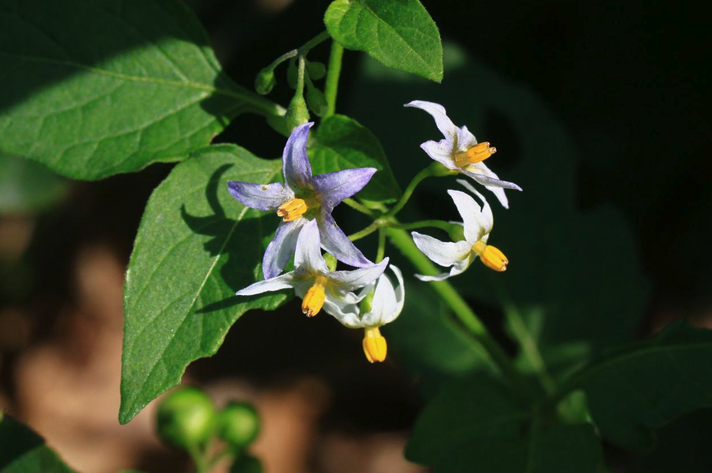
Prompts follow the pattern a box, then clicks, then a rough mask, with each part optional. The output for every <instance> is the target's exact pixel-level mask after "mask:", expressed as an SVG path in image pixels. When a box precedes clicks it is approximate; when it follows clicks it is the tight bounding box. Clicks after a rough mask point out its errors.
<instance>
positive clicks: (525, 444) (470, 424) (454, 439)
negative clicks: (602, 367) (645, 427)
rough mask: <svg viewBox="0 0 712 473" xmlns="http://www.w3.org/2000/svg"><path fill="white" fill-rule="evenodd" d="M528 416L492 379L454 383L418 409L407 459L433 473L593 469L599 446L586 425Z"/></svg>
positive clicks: (579, 472)
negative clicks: (551, 422) (546, 422)
mask: <svg viewBox="0 0 712 473" xmlns="http://www.w3.org/2000/svg"><path fill="white" fill-rule="evenodd" d="M531 418H532V414H531V413H530V412H529V411H528V410H527V409H526V408H525V407H524V406H522V405H520V404H519V403H518V402H517V401H516V400H515V399H514V397H513V394H512V392H511V389H510V388H508V387H507V386H505V385H504V384H501V382H500V381H498V380H496V379H494V378H492V377H489V376H482V375H480V376H478V377H473V378H471V379H468V380H459V381H455V382H453V383H450V384H449V385H447V386H446V387H445V388H443V389H442V391H441V392H440V393H439V394H438V395H437V396H436V397H435V398H434V399H433V400H432V401H431V402H430V403H429V404H428V405H427V406H426V407H425V409H424V410H423V412H422V413H421V415H420V417H419V418H418V420H417V421H416V424H415V427H414V428H413V433H412V435H411V438H410V439H409V441H408V445H407V446H406V457H407V458H408V459H410V460H412V461H415V462H417V463H421V464H424V465H429V466H434V467H435V468H436V471H437V472H438V473H456V472H470V471H477V472H478V473H510V472H511V473H523V472H539V471H541V472H547V473H570V472H574V471H575V472H577V473H595V472H596V469H597V467H598V465H599V463H600V462H601V446H600V442H599V441H598V438H597V437H596V435H595V433H594V430H593V427H592V426H591V425H589V424H577V425H553V426H542V425H540V423H539V422H535V423H534V425H528V422H529V421H530V419H531Z"/></svg>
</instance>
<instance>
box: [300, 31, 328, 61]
mask: <svg viewBox="0 0 712 473" xmlns="http://www.w3.org/2000/svg"><path fill="white" fill-rule="evenodd" d="M330 37H331V36H330V35H329V33H328V32H327V31H322V32H321V33H319V34H318V35H316V36H314V37H313V38H312V39H310V40H309V41H307V42H306V43H304V44H303V45H302V46H300V47H299V54H301V55H302V56H306V54H307V53H308V52H309V51H311V50H312V49H313V48H314V47H316V46H318V45H320V44H321V43H323V42H324V41H326V40H327V39H329V38H330Z"/></svg>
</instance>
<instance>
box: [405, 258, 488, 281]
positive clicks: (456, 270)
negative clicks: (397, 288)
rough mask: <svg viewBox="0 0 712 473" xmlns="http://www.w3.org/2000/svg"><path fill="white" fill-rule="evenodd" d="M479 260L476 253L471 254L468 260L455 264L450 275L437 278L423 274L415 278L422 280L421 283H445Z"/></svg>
mask: <svg viewBox="0 0 712 473" xmlns="http://www.w3.org/2000/svg"><path fill="white" fill-rule="evenodd" d="M475 258H477V256H476V255H475V254H474V253H470V256H468V257H467V258H466V259H464V260H462V261H458V262H457V263H456V264H454V265H453V266H452V267H451V268H450V272H448V273H442V274H437V275H435V276H426V275H423V274H416V275H415V277H416V278H418V279H420V280H421V281H426V282H427V281H444V280H445V279H448V278H451V277H453V276H457V275H458V274H462V273H464V272H465V270H466V269H467V268H469V267H470V265H471V264H472V262H473V261H474V260H475Z"/></svg>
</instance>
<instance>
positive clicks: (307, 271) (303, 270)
mask: <svg viewBox="0 0 712 473" xmlns="http://www.w3.org/2000/svg"><path fill="white" fill-rule="evenodd" d="M387 265H388V258H386V259H384V260H383V261H381V263H379V264H375V265H373V264H372V265H371V266H369V267H366V268H360V269H354V270H351V271H329V268H328V266H327V264H326V261H325V260H324V257H323V256H322V255H321V248H320V246H319V227H318V223H317V221H316V220H311V221H309V222H307V223H305V224H304V225H303V227H302V229H301V232H300V233H299V236H298V238H297V246H296V252H295V254H294V266H295V267H296V269H295V270H294V271H290V272H288V273H285V274H282V275H281V276H276V277H274V278H271V279H266V280H264V281H259V282H256V283H254V284H252V285H250V286H247V287H246V288H245V289H242V290H240V291H238V292H237V295H238V296H252V295H255V294H262V293H264V292H272V291H279V290H282V289H289V288H292V289H294V291H295V292H296V294H297V296H299V297H301V298H302V299H303V301H302V312H304V314H306V316H307V317H313V316H315V315H316V314H318V313H319V311H321V309H322V307H323V308H324V310H325V311H326V312H328V313H329V314H331V315H333V316H334V317H337V318H342V317H347V316H348V315H347V314H349V313H356V312H357V310H358V305H357V304H358V303H359V302H360V301H361V299H363V297H364V295H360V296H359V295H356V294H355V293H354V292H353V291H355V290H356V289H360V288H362V287H364V286H368V285H369V284H372V283H373V282H374V281H375V280H376V279H377V278H378V277H379V276H380V275H381V274H383V271H384V270H385V269H386V266H387Z"/></svg>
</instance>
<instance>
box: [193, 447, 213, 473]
mask: <svg viewBox="0 0 712 473" xmlns="http://www.w3.org/2000/svg"><path fill="white" fill-rule="evenodd" d="M200 450H201V449H200V447H198V446H195V445H193V446H190V447H188V453H189V454H190V457H191V458H192V459H193V463H195V470H196V472H197V473H208V472H209V465H208V462H207V461H206V458H205V454H204V452H201V451H200Z"/></svg>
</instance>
